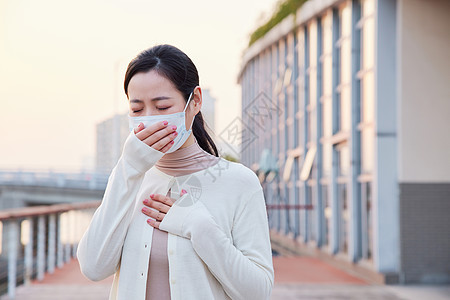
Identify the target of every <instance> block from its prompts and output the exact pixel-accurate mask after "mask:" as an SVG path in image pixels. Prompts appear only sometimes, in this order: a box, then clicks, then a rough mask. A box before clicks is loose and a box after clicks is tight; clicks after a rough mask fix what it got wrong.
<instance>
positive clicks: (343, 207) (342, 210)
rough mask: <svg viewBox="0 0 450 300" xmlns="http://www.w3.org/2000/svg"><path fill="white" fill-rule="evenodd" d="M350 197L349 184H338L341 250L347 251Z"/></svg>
mask: <svg viewBox="0 0 450 300" xmlns="http://www.w3.org/2000/svg"><path fill="white" fill-rule="evenodd" d="M347 202H348V199H347V184H346V183H340V184H338V203H339V250H340V252H344V253H347V251H348V241H347V239H348V221H349V211H348V203H347Z"/></svg>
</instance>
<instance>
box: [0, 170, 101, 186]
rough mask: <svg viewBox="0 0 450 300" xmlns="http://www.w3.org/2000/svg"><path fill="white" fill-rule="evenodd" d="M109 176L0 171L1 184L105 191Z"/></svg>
mask: <svg viewBox="0 0 450 300" xmlns="http://www.w3.org/2000/svg"><path fill="white" fill-rule="evenodd" d="M108 176H109V175H108V174H105V173H91V172H79V173H63V172H53V171H21V170H0V184H3V185H6V184H7V185H32V186H46V187H60V188H76V189H89V190H104V189H105V188H106V184H107V182H108Z"/></svg>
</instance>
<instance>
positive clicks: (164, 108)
mask: <svg viewBox="0 0 450 300" xmlns="http://www.w3.org/2000/svg"><path fill="white" fill-rule="evenodd" d="M168 108H170V106H168V107H159V108H158V110H166V109H168Z"/></svg>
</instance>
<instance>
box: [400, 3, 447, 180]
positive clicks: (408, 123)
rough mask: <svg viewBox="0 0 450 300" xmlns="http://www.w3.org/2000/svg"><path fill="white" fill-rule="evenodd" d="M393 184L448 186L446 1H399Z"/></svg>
mask: <svg viewBox="0 0 450 300" xmlns="http://www.w3.org/2000/svg"><path fill="white" fill-rule="evenodd" d="M397 13H398V14H397V21H398V23H397V28H398V30H399V35H398V36H399V39H398V43H399V44H398V70H399V80H398V82H399V106H400V107H399V109H398V112H399V181H400V182H422V183H423V182H432V183H435V182H450V138H449V136H448V129H449V128H450V59H449V53H450V38H449V37H450V33H449V28H450V18H449V14H450V1H448V0H428V1H423V0H399V1H398V9H397Z"/></svg>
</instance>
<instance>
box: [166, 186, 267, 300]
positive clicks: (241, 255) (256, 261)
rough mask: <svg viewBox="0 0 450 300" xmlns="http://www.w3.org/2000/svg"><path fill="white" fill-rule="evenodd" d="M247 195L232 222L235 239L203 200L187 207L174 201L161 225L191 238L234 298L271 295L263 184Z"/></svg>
mask: <svg viewBox="0 0 450 300" xmlns="http://www.w3.org/2000/svg"><path fill="white" fill-rule="evenodd" d="M186 196H187V194H186V195H183V196H182V197H181V198H180V199H179V200H177V202H178V201H183V199H184V198H185V197H186ZM245 198H247V199H245V201H243V203H241V205H240V207H239V210H238V212H237V214H236V217H235V219H234V222H233V228H232V240H230V238H228V236H227V235H226V234H225V233H224V232H223V230H222V229H221V228H220V227H219V226H218V225H217V223H216V222H215V220H214V218H213V216H212V215H211V214H210V212H209V211H208V209H207V208H206V206H204V204H203V203H202V202H201V201H198V202H196V203H195V204H194V205H192V206H187V207H186V206H181V205H177V202H175V204H174V205H173V206H172V208H171V209H170V210H169V212H168V213H167V215H166V216H165V217H164V219H163V221H162V222H161V224H160V226H159V228H160V229H162V230H166V231H168V232H171V233H173V234H177V235H179V236H182V237H185V238H188V239H190V240H191V242H192V246H193V248H194V250H195V251H196V253H197V254H198V255H199V257H200V258H201V259H202V260H203V261H204V262H205V264H206V265H207V266H208V268H209V270H210V271H211V273H212V274H213V275H214V276H215V277H216V279H217V280H218V281H219V282H220V283H221V285H222V287H223V288H224V290H225V292H226V293H227V294H228V295H229V296H230V297H231V298H232V299H269V297H270V294H271V291H272V287H273V281H274V270H273V263H272V250H271V245H270V237H269V226H268V221H267V212H266V206H265V200H264V194H263V190H262V188H260V189H258V190H257V191H254V192H252V193H249V194H247V196H246V197H245ZM174 208H175V209H174ZM180 220H183V221H182V222H180Z"/></svg>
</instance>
